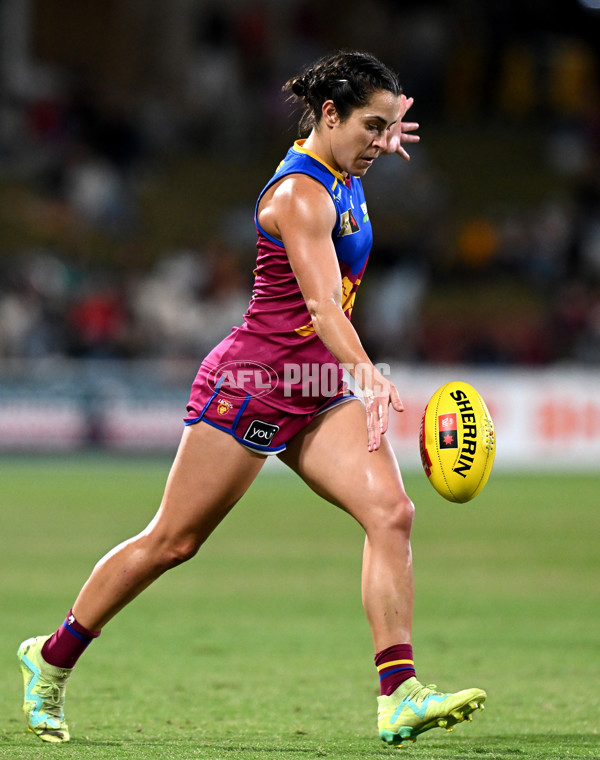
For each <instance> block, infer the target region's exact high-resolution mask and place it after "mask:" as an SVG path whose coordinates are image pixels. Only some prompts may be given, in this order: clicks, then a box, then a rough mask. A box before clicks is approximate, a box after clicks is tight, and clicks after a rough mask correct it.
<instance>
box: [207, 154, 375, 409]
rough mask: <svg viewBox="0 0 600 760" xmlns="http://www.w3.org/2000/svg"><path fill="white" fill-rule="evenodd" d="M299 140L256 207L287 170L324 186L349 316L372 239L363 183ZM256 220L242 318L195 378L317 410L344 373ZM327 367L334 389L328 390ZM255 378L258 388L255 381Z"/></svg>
mask: <svg viewBox="0 0 600 760" xmlns="http://www.w3.org/2000/svg"><path fill="white" fill-rule="evenodd" d="M303 142H304V141H298V142H296V143H295V144H294V145H293V146H292V147H291V148H290V149H289V151H288V153H287V155H286V157H285V158H284V160H283V161H282V162H281V163H280V165H279V166H278V168H277V170H276V172H275V174H274V175H273V176H272V177H271V179H270V180H269V181H268V182H267V184H266V185H265V187H264V189H263V190H262V192H261V194H260V195H259V198H258V201H257V204H256V208H257V209H258V204H259V203H260V200H261V198H262V197H263V195H264V193H265V192H266V191H267V190H268V188H269V187H271V186H272V185H273V184H274V183H276V182H279V181H280V180H281V179H283V178H284V177H286V176H289V175H291V174H306V175H308V176H310V177H313V178H314V179H315V180H317V181H318V182H320V183H321V184H322V185H323V186H324V187H325V188H326V189H327V191H328V192H329V195H330V197H331V202H332V203H333V205H334V207H335V211H336V221H335V225H334V227H333V229H332V231H331V237H332V241H333V245H334V248H335V252H336V255H337V259H338V261H339V266H340V275H341V279H342V291H343V304H342V307H343V310H344V312H345V314H346V316H347V317H348V319H350V317H351V314H352V308H353V305H354V299H355V297H356V291H357V289H358V286H359V285H360V282H361V280H362V277H363V273H364V271H365V267H366V264H367V259H368V257H369V252H370V250H371V245H372V239H373V238H372V230H371V223H370V221H369V215H368V212H367V206H366V203H365V197H364V193H363V188H362V183H361V181H360V179H359V178H357V177H349V178H344V176H343V175H342V174H340V173H339V172H337V171H335V170H334V169H332V168H331V167H330V166H328V165H327V164H325V163H324V162H323V161H322V160H321V159H320V158H319V157H318V156H316V155H315V154H313V153H311V152H310V151H308V150H305V149H304V148H303ZM255 223H256V229H257V234H258V241H257V249H258V255H257V260H256V269H255V281H254V288H253V293H252V297H251V300H250V304H249V307H248V310H247V312H246V314H245V315H244V322H243V324H242V325H241V326H239V327H235V328H234V329H233V331H232V332H231V333H230V335H229V336H227V337H226V338H225V339H224V340H223V341H221V343H219V345H217V346H216V347H215V348H214V349H213V350H212V351H211V353H210V354H209V355H208V356H207V357H206V359H205V360H204V362H203V364H202V367H201V371H200V373H199V377H200V376H203V377H204V378H205V379H208V382H209V384H210V383H211V382H212V384H213V385H214V382H215V380H216V381H217V385H218V383H219V382H220V383H221V385H220V386H219V388H220V389H221V391H226V392H227V394H233V396H236V394H238V395H240V396H242V395H244V394H247V395H248V396H256V395H260V396H261V401H262V402H264V403H265V404H267V405H269V406H273V407H275V408H277V409H279V410H280V411H282V412H284V413H285V412H288V413H292V414H298V413H306V412H309V411H311V410H313V411H314V410H315V409H317V408H318V407H320V406H322V405H323V404H324V403H325V402H327V401H328V400H330V397H331V396H332V395H335V394H336V393H339V392H340V390H341V388H342V370H341V368H340V366H339V363H338V362H337V360H336V359H335V358H334V357H333V355H332V354H331V352H330V351H329V350H328V349H327V348H326V347H325V345H324V344H323V342H322V341H321V340H320V338H319V337H318V336H317V334H316V333H315V330H314V328H313V326H312V324H311V318H310V314H309V312H308V309H307V307H306V303H305V301H304V298H303V297H302V293H301V292H300V288H299V286H298V282H297V280H296V277H295V275H294V273H293V271H292V268H291V266H290V263H289V260H288V257H287V254H286V251H285V248H284V245H283V243H282V242H281V241H280V240H277V239H276V238H274V237H272V236H271V235H269V234H268V233H267V232H265V230H263V229H262V228H261V226H260V225H259V223H258V221H257V219H256V214H255ZM318 253H319V252H318V251H315V264H314V265H315V267H318V266H319V259H318ZM240 367H242V368H243V367H245V368H246V369H247V370H248V371H246V372H243V373H242V374H241V375H239V376H240V377H242V379H243V382H238V383H237V385H236V382H235V378H236V377H237V375H235V372H234V371H237V370H238V369H239V368H240ZM253 367H266V368H267V369H266V370H265V371H266V372H267V376H268V377H267V376H262V377H259V376H257V375H256V373H255V374H254V375H253V374H252V372H251V371H250V370H252V368H253ZM323 367H325V368H326V371H327V372H328V373H329V377H328V378H325V379H326V380H327V382H326V383H325V384H324V383H323V382H320V383H317V382H315V378H316V376H317V374H318V373H319V371H320V368H323ZM332 372H333V374H334V375H335V383H334V385H335V388H331V373H332ZM259 374H260V373H259ZM211 378H212V379H211ZM253 378H254V380H255V381H256V383H258V387H253V386H252V383H253V382H254V381H253ZM321 380H323V377H321ZM223 383H224V385H223ZM267 386H269V388H267ZM271 386H272V387H271ZM325 386H329V390H327V388H325ZM324 388H325V392H324ZM196 408H197V407H196Z"/></svg>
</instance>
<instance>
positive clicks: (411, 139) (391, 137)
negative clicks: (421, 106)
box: [383, 95, 421, 161]
mask: <svg viewBox="0 0 600 760" xmlns="http://www.w3.org/2000/svg"><path fill="white" fill-rule="evenodd" d="M413 103H414V99H413V98H407V97H406V95H402V96H401V98H400V113H399V115H398V121H397V122H396V123H395V124H393V125H392V127H391V128H390V131H389V132H388V139H387V143H386V147H385V150H384V151H383V152H384V153H397V154H398V155H399V156H400V157H401V158H403V159H404V160H405V161H410V156H409V155H408V153H407V151H406V150H405V149H404V148H403V147H402V143H417V142H419V140H420V139H421V138H420V137H419V135H415V134H412V133H413V132H415V131H416V130H417V129H418V128H419V124H418V123H417V122H416V121H403V119H404V116H405V115H406V112H407V111H408V109H409V108H410V107H411V106H412V104H413Z"/></svg>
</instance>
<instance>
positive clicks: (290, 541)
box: [0, 457, 600, 760]
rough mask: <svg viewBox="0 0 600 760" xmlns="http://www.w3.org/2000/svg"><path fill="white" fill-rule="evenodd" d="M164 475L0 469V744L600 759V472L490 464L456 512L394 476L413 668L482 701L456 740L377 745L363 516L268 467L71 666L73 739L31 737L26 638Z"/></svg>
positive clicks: (72, 465)
mask: <svg viewBox="0 0 600 760" xmlns="http://www.w3.org/2000/svg"><path fill="white" fill-rule="evenodd" d="M168 467H169V462H167V461H166V460H158V459H148V460H128V459H122V460H120V461H119V460H118V459H116V458H110V457H104V458H100V457H81V458H72V459H68V458H56V459H37V460H36V459H33V460H32V459H29V460H26V459H17V458H11V459H4V460H1V461H0V500H1V515H2V523H1V542H2V543H1V546H2V552H1V553H0V577H1V578H2V583H1V587H0V610H1V611H2V626H1V628H0V668H1V673H2V684H3V689H2V692H1V695H0V700H1V707H2V716H3V720H2V723H1V724H0V757H2V758H14V759H15V760H29V759H30V758H31V759H33V758H39V757H46V756H49V755H52V756H53V757H56V756H57V755H58V754H60V755H61V756H64V757H68V758H94V759H96V758H98V759H100V760H103V759H104V758H136V759H137V760H145V759H146V758H165V759H170V758H177V759H178V760H180V759H182V758H183V759H185V758H197V757H201V758H208V759H210V760H213V759H214V760H216V759H217V758H219V759H222V758H248V759H249V760H254V759H256V760H283V759H286V760H287V759H290V760H297V759H298V758H311V759H312V758H319V757H329V758H344V759H345V758H348V759H349V760H352V759H353V758H385V757H386V756H387V757H396V756H398V752H400V753H404V754H405V755H406V756H407V757H411V758H419V760H430V758H431V759H432V760H433V758H435V760H450V759H452V760H454V759H455V758H463V759H465V760H475V759H476V758H477V759H479V758H482V759H486V758H505V759H506V760H515V758H519V760H538V759H539V760H548V759H549V758H556V759H557V760H558V758H561V760H562V758H598V757H600V698H599V688H598V687H599V676H600V667H599V665H600V657H599V653H600V649H599V641H600V580H599V574H598V570H599V565H600V562H599V559H598V558H599V556H600V555H599V551H598V546H599V535H598V533H599V531H598V525H599V519H598V504H599V496H598V495H599V493H600V476H599V475H571V476H566V475H565V476H560V475H550V474H547V475H538V476H535V477H534V476H530V475H518V476H511V475H505V474H502V473H501V472H498V473H494V476H493V478H492V479H491V481H490V482H489V484H488V485H487V487H486V489H485V491H484V492H483V493H482V494H480V496H478V497H477V499H476V500H475V501H474V502H472V503H471V504H466V505H452V504H449V503H447V502H445V501H444V500H442V499H441V497H438V496H437V494H435V492H434V491H433V490H432V489H431V487H430V486H429V484H428V483H427V482H426V479H425V478H424V476H423V475H421V474H420V473H412V474H409V475H408V476H407V477H406V481H407V488H408V490H409V492H410V494H411V495H412V496H413V498H414V500H415V502H416V503H417V509H418V512H417V520H416V525H415V530H414V540H413V549H414V556H415V572H416V586H417V602H416V616H415V653H416V658H417V669H418V674H419V676H420V677H421V678H422V680H425V681H427V682H431V681H433V682H436V683H438V685H439V686H440V687H441V688H443V689H454V688H463V687H465V686H472V685H477V686H482V687H484V688H486V689H487V691H488V695H489V696H488V702H487V709H486V710H485V712H484V713H483V714H477V715H476V716H475V718H474V721H473V723H472V724H470V725H468V726H467V725H460V726H458V727H457V728H456V730H455V732H454V733H452V734H448V733H445V732H442V731H440V730H435V731H431V732H429V733H427V734H425V735H424V736H422V737H420V738H419V741H418V743H417V744H414V745H412V744H410V745H408V746H407V747H405V748H403V749H402V750H399V751H397V750H392V749H389V748H387V747H384V746H383V745H382V744H381V743H380V741H379V739H378V738H377V735H376V730H375V697H376V693H377V692H376V682H375V672H374V666H373V663H372V651H371V641H370V635H369V631H368V627H367V624H366V622H365V620H364V618H363V613H362V608H361V603H360V592H359V577H360V560H361V549H362V536H361V532H360V529H359V528H358V526H356V525H355V524H353V522H352V521H351V519H350V518H348V517H347V516H345V515H343V514H341V513H339V512H338V511H336V510H335V509H334V508H332V507H329V506H327V505H325V504H324V503H323V502H321V501H320V500H319V499H317V498H316V497H314V496H312V495H311V494H310V492H309V491H308V489H307V488H306V487H305V486H304V485H303V484H302V483H301V482H300V481H299V480H297V479H296V478H295V477H294V476H287V475H284V474H280V473H278V472H272V473H264V474H263V475H262V476H261V477H260V479H259V480H258V481H257V483H256V484H255V485H254V487H253V489H252V490H251V492H250V493H249V494H248V495H247V497H246V498H245V499H244V500H243V501H242V502H241V503H240V504H239V505H238V507H237V508H236V510H235V511H234V513H233V514H232V515H231V516H230V517H228V518H227V520H226V521H225V523H224V524H223V525H222V526H221V527H220V528H219V529H218V530H217V532H216V533H215V535H214V536H213V537H212V539H211V541H210V542H209V543H208V544H207V546H206V547H205V548H204V549H203V550H202V551H201V553H200V554H199V555H198V556H197V557H196V558H195V559H194V560H193V561H192V562H190V563H188V564H186V565H184V566H182V567H179V568H177V569H175V570H173V571H172V572H171V573H169V574H167V575H166V576H165V577H163V578H162V579H160V580H159V581H158V582H157V583H156V584H155V585H154V586H153V587H152V588H150V589H149V590H148V591H147V592H145V594H143V595H142V596H141V597H140V598H139V599H138V600H136V601H135V602H134V603H133V604H132V605H130V606H129V607H128V608H127V609H126V610H124V611H123V612H122V613H121V615H119V617H118V618H117V619H116V620H115V621H114V622H113V623H111V624H110V625H109V626H108V627H107V628H106V630H105V632H104V633H103V635H102V637H101V639H100V640H99V641H98V642H95V643H94V644H93V645H92V648H91V650H90V651H89V652H88V653H86V655H85V656H84V658H82V660H81V662H80V664H79V665H78V670H77V672H76V673H75V675H74V676H73V678H72V681H71V683H70V685H69V694H68V699H67V717H68V719H69V723H70V726H71V732H72V735H73V739H72V742H71V744H70V745H65V746H60V747H54V746H46V745H43V744H42V743H41V742H39V740H38V739H37V738H36V737H34V736H32V735H31V734H29V735H28V734H27V733H26V732H25V731H24V721H23V717H22V714H21V712H20V709H19V707H20V699H21V684H20V677H19V675H18V672H17V664H16V658H15V653H16V649H17V646H18V644H19V642H20V641H21V640H22V639H24V638H26V637H28V636H30V635H33V634H40V633H49V632H51V631H52V630H54V628H55V627H56V626H57V625H58V624H59V623H60V621H61V619H62V616H63V615H64V613H65V612H66V610H67V609H68V607H69V606H70V604H71V602H72V600H73V598H74V596H75V594H76V593H77V591H78V589H79V586H80V584H81V582H82V580H83V579H84V578H85V577H86V576H87V574H88V573H89V571H90V569H91V567H92V565H93V563H94V562H95V560H96V559H97V558H98V557H99V556H100V555H101V554H102V553H103V552H105V551H106V550H108V549H109V548H111V547H112V546H113V545H114V544H115V543H117V542H118V541H120V540H121V539H123V538H125V537H127V536H128V535H131V534H133V533H135V532H137V531H138V530H139V529H141V528H142V527H144V525H145V524H146V522H147V521H148V520H149V519H150V517H151V516H152V514H153V512H154V509H155V507H156V504H157V502H158V500H159V498H160V494H161V490H162V485H163V482H164V479H165V476H166V473H167V470H168Z"/></svg>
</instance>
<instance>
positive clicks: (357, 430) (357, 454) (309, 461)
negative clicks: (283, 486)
mask: <svg viewBox="0 0 600 760" xmlns="http://www.w3.org/2000/svg"><path fill="white" fill-rule="evenodd" d="M367 443H368V437H367V423H366V414H365V409H364V406H363V405H362V403H360V401H358V400H356V401H348V402H346V403H344V404H340V405H339V406H337V407H334V408H333V409H331V410H329V411H328V412H325V413H324V414H322V415H320V416H319V417H317V418H316V419H315V420H313V421H312V422H311V424H310V425H309V426H307V427H306V428H305V429H304V430H303V431H302V432H301V433H299V434H298V435H296V436H295V437H294V438H293V439H292V441H291V442H290V443H289V444H288V447H287V449H286V451H285V452H283V453H282V454H280V455H279V456H280V459H281V460H282V461H283V462H285V463H286V464H287V465H288V466H289V467H291V468H292V469H293V470H294V471H295V472H297V473H298V475H300V477H301V478H302V479H303V480H304V481H305V482H306V483H307V484H308V485H309V486H310V487H311V488H312V489H313V490H314V491H315V492H316V493H318V494H319V495H320V496H322V497H323V498H325V499H327V501H330V502H331V503H333V504H336V505H337V506H339V507H341V508H342V509H344V510H346V511H347V512H349V513H350V514H351V515H353V516H354V517H355V518H356V519H357V520H358V522H360V523H361V525H363V526H364V527H365V528H367V527H369V526H371V525H373V524H383V523H386V522H390V521H398V520H401V521H404V520H406V521H409V522H410V520H411V519H412V503H411V502H410V500H409V498H408V496H407V495H406V491H405V489H404V484H403V482H402V476H401V474H400V468H399V467H398V462H397V461H396V457H395V455H394V452H393V450H392V447H391V445H390V443H389V441H388V440H387V438H386V437H385V436H383V437H382V440H381V447H380V448H379V449H378V450H377V451H371V452H370V451H369V450H368V448H367Z"/></svg>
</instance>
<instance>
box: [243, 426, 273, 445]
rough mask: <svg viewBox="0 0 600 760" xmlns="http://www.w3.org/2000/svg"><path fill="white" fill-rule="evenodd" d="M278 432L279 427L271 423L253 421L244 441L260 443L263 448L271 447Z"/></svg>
mask: <svg viewBox="0 0 600 760" xmlns="http://www.w3.org/2000/svg"><path fill="white" fill-rule="evenodd" d="M278 430H279V425H272V424H271V423H270V422H263V421H262V420H252V422H251V423H250V425H249V426H248V430H246V432H245V433H244V441H248V443H258V444H260V445H261V446H270V445H271V441H272V440H273V437H274V436H275V433H276V432H277V431H278Z"/></svg>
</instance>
